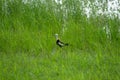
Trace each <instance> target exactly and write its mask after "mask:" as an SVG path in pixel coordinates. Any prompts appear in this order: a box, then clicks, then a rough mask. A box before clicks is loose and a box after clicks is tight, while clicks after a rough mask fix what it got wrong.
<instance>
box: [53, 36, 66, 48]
mask: <svg viewBox="0 0 120 80" xmlns="http://www.w3.org/2000/svg"><path fill="white" fill-rule="evenodd" d="M55 38H56V44H57V45H58V46H59V47H64V46H68V43H63V42H62V41H60V40H59V38H58V34H55Z"/></svg>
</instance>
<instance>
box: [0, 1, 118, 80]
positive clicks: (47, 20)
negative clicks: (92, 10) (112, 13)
mask: <svg viewBox="0 0 120 80" xmlns="http://www.w3.org/2000/svg"><path fill="white" fill-rule="evenodd" d="M36 3H37V4H36ZM4 4H5V1H1V2H0V5H1V6H2V8H0V9H1V13H0V14H1V15H0V25H1V26H0V80H16V79H17V80H33V79H34V80H119V79H120V69H119V67H120V62H119V61H120V58H119V56H120V45H119V43H120V37H119V36H120V32H119V29H120V28H119V24H120V22H119V19H118V18H117V17H115V18H113V19H112V18H109V17H106V16H105V15H100V16H92V17H90V18H86V16H85V15H84V14H83V13H82V10H81V9H79V6H78V5H80V3H79V1H77V0H76V1H74V0H71V1H64V4H63V5H64V6H66V9H67V10H68V13H67V14H66V15H64V13H65V9H61V5H58V4H56V3H54V2H52V1H51V0H50V1H49V2H48V3H47V2H46V3H42V2H40V1H34V2H33V3H26V4H24V3H23V2H21V0H17V1H12V2H11V1H9V0H8V1H7V3H6V4H7V7H5V5H4ZM75 4H76V5H75ZM36 5H37V6H36ZM73 7H74V8H73ZM56 9H57V11H56ZM79 13H81V14H79ZM93 15H94V14H93ZM63 16H66V17H63ZM107 30H109V31H107ZM55 33H58V34H59V37H60V39H61V40H62V41H64V42H68V43H69V44H70V46H68V47H64V48H59V47H58V46H57V45H56V44H55V38H54V34H55Z"/></svg>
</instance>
